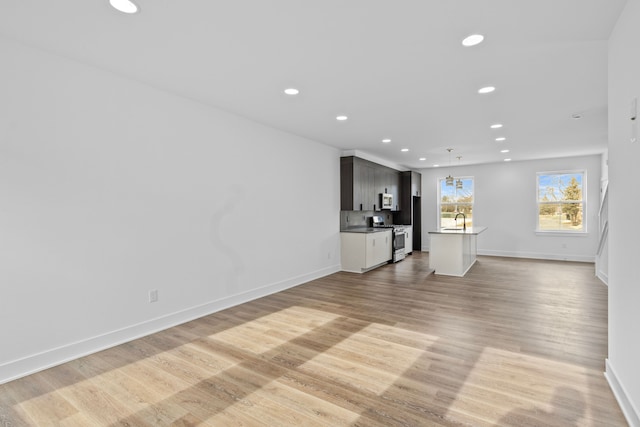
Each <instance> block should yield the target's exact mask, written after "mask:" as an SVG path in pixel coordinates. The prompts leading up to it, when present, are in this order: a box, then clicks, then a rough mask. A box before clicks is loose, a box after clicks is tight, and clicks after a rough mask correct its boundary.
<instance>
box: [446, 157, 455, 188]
mask: <svg viewBox="0 0 640 427" xmlns="http://www.w3.org/2000/svg"><path fill="white" fill-rule="evenodd" d="M447 151H448V152H449V169H451V152H452V151H453V148H447ZM445 182H446V184H447V186H448V187H451V186H453V177H452V176H451V171H449V176H447V177H446V178H445Z"/></svg>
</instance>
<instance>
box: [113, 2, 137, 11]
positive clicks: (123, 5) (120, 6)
mask: <svg viewBox="0 0 640 427" xmlns="http://www.w3.org/2000/svg"><path fill="white" fill-rule="evenodd" d="M109 4H110V5H111V6H113V7H114V8H115V9H117V10H119V11H120V12H122V13H136V12H137V11H138V6H136V4H135V3H133V2H132V1H130V0H109Z"/></svg>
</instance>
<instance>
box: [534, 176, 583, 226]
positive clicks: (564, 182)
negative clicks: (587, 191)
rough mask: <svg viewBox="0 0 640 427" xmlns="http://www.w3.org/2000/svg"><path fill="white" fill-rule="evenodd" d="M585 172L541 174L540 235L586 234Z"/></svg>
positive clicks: (539, 185) (539, 184) (539, 194)
mask: <svg viewBox="0 0 640 427" xmlns="http://www.w3.org/2000/svg"><path fill="white" fill-rule="evenodd" d="M585 175H586V174H585V172H584V171H577V172H540V173H538V182H537V185H538V227H537V230H538V231H569V232H584V231H586V227H585V221H584V217H583V215H584V212H585V203H586V201H585V199H584V187H585V184H586V182H585Z"/></svg>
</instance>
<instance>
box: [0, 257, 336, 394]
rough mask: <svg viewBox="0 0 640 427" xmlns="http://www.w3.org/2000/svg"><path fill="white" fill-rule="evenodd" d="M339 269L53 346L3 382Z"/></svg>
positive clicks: (9, 367)
mask: <svg viewBox="0 0 640 427" xmlns="http://www.w3.org/2000/svg"><path fill="white" fill-rule="evenodd" d="M338 271H340V265H332V266H329V267H326V268H323V269H320V270H317V271H313V272H310V273H307V274H303V275H300V276H297V277H292V278H289V279H287V280H283V281H280V282H277V283H272V284H268V285H265V286H261V287H259V288H256V289H252V290H250V291H246V292H241V293H238V294H235V295H231V296H228V297H225V298H220V299H218V300H214V301H210V302H207V303H205V304H201V305H198V306H194V307H190V308H187V309H185V310H180V311H177V312H174V313H170V314H167V315H164V316H161V317H157V318H155V319H150V320H147V321H144V322H141V323H138V324H135V325H131V326H127V327H125V328H122V329H119V330H115V331H111V332H108V333H106V334H102V335H98V336H94V337H90V338H87V339H84V340H81V341H77V342H74V343H71V344H67V345H64V346H60V347H57V348H52V349H49V350H46V351H43V352H40V353H37V354H32V355H29V356H26V357H23V358H20V359H17V360H13V361H10V362H7V363H3V364H0V384H4V383H7V382H9V381H13V380H16V379H18V378H22V377H25V376H27V375H31V374H34V373H36V372H39V371H42V370H45V369H48V368H52V367H54V366H57V365H61V364H63V363H66V362H69V361H71V360H74V359H78V358H80V357H83V356H87V355H89V354H92V353H96V352H98V351H102V350H106V349H108V348H111V347H114V346H117V345H120V344H123V343H125V342H129V341H132V340H135V339H138V338H142V337H144V336H147V335H151V334H154V333H156V332H160V331H162V330H165V329H168V328H171V327H173V326H177V325H180V324H182V323H185V322H189V321H191V320H195V319H198V318H200V317H203V316H207V315H209V314H213V313H215V312H217V311H220V310H224V309H226V308H229V307H233V306H236V305H239V304H243V303H245V302H249V301H252V300H254V299H258V298H262V297H265V296H267V295H271V294H274V293H277V292H281V291H284V290H286V289H289V288H293V287H295V286H298V285H301V284H303V283H306V282H309V281H311V280H315V279H319V278H321V277H324V276H328V275H329V274H333V273H336V272H338Z"/></svg>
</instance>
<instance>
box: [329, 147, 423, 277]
mask: <svg viewBox="0 0 640 427" xmlns="http://www.w3.org/2000/svg"><path fill="white" fill-rule="evenodd" d="M421 186H422V184H421V175H420V174H419V173H417V172H414V171H398V170H395V169H392V168H390V167H387V166H384V165H381V164H378V163H375V162H372V161H369V160H366V159H363V158H360V157H356V156H347V157H342V158H341V159H340V236H341V238H340V240H341V254H342V259H341V261H342V270H343V271H349V272H354V273H364V272H367V271H370V270H372V269H374V268H377V267H380V266H381V265H384V264H387V263H389V262H394V263H395V262H400V261H402V260H403V259H404V258H405V257H406V256H408V255H410V254H411V253H412V252H413V251H414V250H420V248H421V246H422V240H421V235H422V226H421V203H420V197H421Z"/></svg>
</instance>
